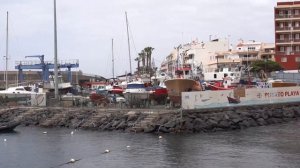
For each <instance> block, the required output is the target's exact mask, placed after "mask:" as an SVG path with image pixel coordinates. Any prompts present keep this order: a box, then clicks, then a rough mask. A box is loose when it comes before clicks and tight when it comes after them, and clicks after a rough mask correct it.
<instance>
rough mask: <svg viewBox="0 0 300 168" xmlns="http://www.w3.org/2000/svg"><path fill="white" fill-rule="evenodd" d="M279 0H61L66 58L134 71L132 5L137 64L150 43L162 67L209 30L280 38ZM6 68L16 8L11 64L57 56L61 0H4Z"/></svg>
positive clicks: (61, 47) (1, 23) (106, 71)
mask: <svg viewBox="0 0 300 168" xmlns="http://www.w3.org/2000/svg"><path fill="white" fill-rule="evenodd" d="M276 2H278V1H276V0H57V31H58V59H59V60H70V59H79V63H80V65H79V69H80V70H82V71H83V72H84V73H91V74H97V75H102V76H104V77H112V61H111V55H112V54H111V53H112V52H111V50H112V49H111V39H112V38H113V39H114V55H115V75H121V74H124V73H125V71H127V72H128V71H129V56H128V48H127V35H126V21H125V11H127V14H128V20H129V27H130V41H131V51H132V52H131V53H132V54H131V58H132V67H133V69H134V68H136V66H137V64H136V62H135V61H133V60H134V58H136V57H137V53H138V52H140V51H141V50H142V49H144V48H145V47H147V46H151V47H153V48H155V49H154V51H153V58H154V60H155V64H156V66H158V65H160V63H161V61H162V60H163V59H164V58H165V57H166V56H167V55H168V54H169V53H170V52H171V50H172V48H173V47H174V46H178V45H179V44H181V43H187V42H190V41H191V40H194V39H198V40H199V41H204V42H206V41H208V39H209V35H212V37H217V38H227V37H229V39H230V43H233V44H235V43H236V42H237V40H238V39H243V40H256V41H262V42H274V7H275V6H276ZM0 7H1V8H0V54H1V63H0V70H4V69H5V61H4V58H3V56H4V55H5V37H6V12H7V11H8V12H9V64H8V67H9V69H10V70H13V69H14V66H15V61H21V60H37V59H34V58H30V59H29V58H26V59H25V56H26V55H45V60H49V61H53V59H54V56H53V55H54V54H53V53H54V40H53V39H54V35H53V34H54V33H53V32H54V28H53V27H54V26H53V0H0Z"/></svg>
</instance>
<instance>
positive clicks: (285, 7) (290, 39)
mask: <svg viewBox="0 0 300 168" xmlns="http://www.w3.org/2000/svg"><path fill="white" fill-rule="evenodd" d="M274 17H275V19H274V20H275V52H276V54H275V61H276V62H278V63H279V64H280V65H281V66H282V67H283V68H284V69H285V70H295V69H299V65H300V1H289V2H277V6H276V7H275V8H274Z"/></svg>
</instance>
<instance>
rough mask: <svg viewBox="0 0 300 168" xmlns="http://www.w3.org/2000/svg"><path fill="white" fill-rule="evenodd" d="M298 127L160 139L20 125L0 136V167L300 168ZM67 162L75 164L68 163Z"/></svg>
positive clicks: (299, 123)
mask: <svg viewBox="0 0 300 168" xmlns="http://www.w3.org/2000/svg"><path fill="white" fill-rule="evenodd" d="M299 127H300V121H293V122H289V123H285V124H278V125H269V126H261V127H252V128H248V129H244V130H233V131H224V132H215V133H200V134H160V135H158V134H143V133H138V134H135V133H123V132H122V133H121V132H99V131H87V130H73V129H65V128H40V127H23V126H19V127H17V128H16V129H15V132H14V133H2V134H0V167H1V168H52V167H66V168H67V167H72V168H83V167H84V168H99V167H103V168H116V167H128V168H140V167H144V168H156V167H157V168H158V167H159V168H162V167H165V168H168V167H180V168H193V167H195V168H196V167H197V168H198V167H205V168H216V167H222V168H253V167H256V168H274V167H280V168H285V167H286V168H299V166H300V131H299ZM159 136H162V137H161V138H159ZM106 149H108V150H109V151H110V152H109V153H105V150H106ZM71 158H73V159H75V160H78V161H76V162H75V163H69V164H67V162H69V161H70V159H71ZM65 163H66V164H65Z"/></svg>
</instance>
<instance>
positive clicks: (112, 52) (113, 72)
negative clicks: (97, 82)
mask: <svg viewBox="0 0 300 168" xmlns="http://www.w3.org/2000/svg"><path fill="white" fill-rule="evenodd" d="M111 57H112V75H113V81H115V60H114V39H111Z"/></svg>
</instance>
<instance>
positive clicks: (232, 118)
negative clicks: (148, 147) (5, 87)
mask: <svg viewBox="0 0 300 168" xmlns="http://www.w3.org/2000/svg"><path fill="white" fill-rule="evenodd" d="M299 117H300V104H299V103H287V104H273V105H263V106H244V107H230V108H215V109H202V110H190V111H180V110H179V109H168V110H167V109H92V108H60V107H54V108H50V107H48V108H36V107H12V108H2V109H1V110H0V123H3V122H9V121H17V122H20V123H21V124H22V125H24V126H40V127H49V128H50V127H66V128H76V129H89V130H99V131H122V132H146V133H159V132H162V133H199V132H214V131H221V130H234V129H244V128H248V127H255V126H263V125H270V124H277V123H284V122H288V121H291V120H296V119H297V118H299Z"/></svg>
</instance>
